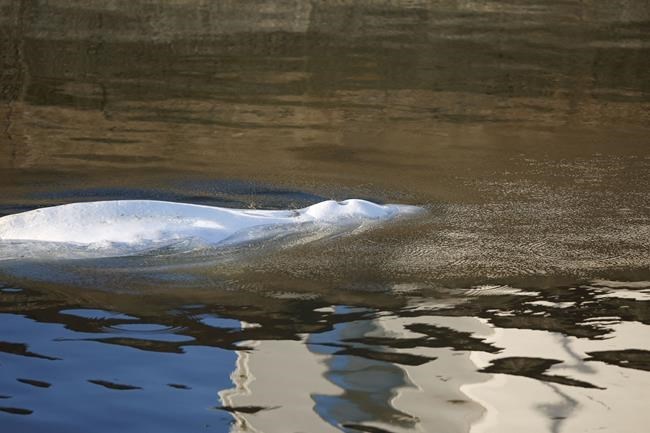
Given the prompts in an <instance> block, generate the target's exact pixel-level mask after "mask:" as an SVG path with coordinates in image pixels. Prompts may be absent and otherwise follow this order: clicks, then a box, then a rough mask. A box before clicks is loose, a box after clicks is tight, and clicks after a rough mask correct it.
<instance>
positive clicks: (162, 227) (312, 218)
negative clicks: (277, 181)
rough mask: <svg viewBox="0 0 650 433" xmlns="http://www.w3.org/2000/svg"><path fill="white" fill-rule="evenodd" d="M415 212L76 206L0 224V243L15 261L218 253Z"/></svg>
mask: <svg viewBox="0 0 650 433" xmlns="http://www.w3.org/2000/svg"><path fill="white" fill-rule="evenodd" d="M419 210H421V208H419V207H416V206H408V205H396V204H387V205H379V204H375V203H372V202H369V201H366V200H359V199H350V200H344V201H340V202H337V201H334V200H328V201H323V202H321V203H317V204H314V205H312V206H308V207H305V208H302V209H296V210H257V209H230V208H221V207H214V206H205V205H195V204H186V203H175V202H164V201H155V200H116V201H98V202H83V203H71V204H65V205H61V206H53V207H46V208H41V209H36V210H32V211H28V212H23V213H19V214H14V215H8V216H5V217H2V218H0V244H2V243H5V244H7V243H9V244H12V245H13V246H16V245H21V246H22V247H23V248H22V250H23V255H24V250H25V245H26V244H30V243H31V244H38V245H39V251H41V253H42V252H44V251H45V252H47V250H51V251H50V253H51V254H53V255H54V256H55V257H56V255H57V253H60V252H61V251H66V250H65V248H61V246H62V245H70V246H72V247H74V248H76V249H77V251H78V250H79V249H80V248H84V249H85V250H87V251H92V252H93V254H92V255H93V256H95V257H102V256H115V255H122V254H124V255H128V254H134V253H137V252H139V251H142V250H146V249H148V248H152V247H155V246H161V245H169V244H174V243H178V242H182V241H192V242H197V243H199V244H201V245H203V246H206V247H219V246H225V245H233V244H237V243H242V242H247V241H255V240H262V239H265V238H268V237H269V236H272V235H275V234H277V233H282V234H290V235H300V234H301V233H313V232H314V230H321V231H323V232H327V231H329V232H337V233H340V232H345V231H347V230H352V229H354V228H357V227H359V226H363V225H366V224H368V223H377V222H382V221H388V220H391V219H393V218H396V217H398V216H400V215H410V214H414V213H417V212H418V211H419ZM44 245H45V246H44ZM47 246H49V248H47ZM27 255H28V256H29V254H27ZM5 258H6V257H5Z"/></svg>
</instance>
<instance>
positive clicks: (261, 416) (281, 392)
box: [219, 341, 339, 433]
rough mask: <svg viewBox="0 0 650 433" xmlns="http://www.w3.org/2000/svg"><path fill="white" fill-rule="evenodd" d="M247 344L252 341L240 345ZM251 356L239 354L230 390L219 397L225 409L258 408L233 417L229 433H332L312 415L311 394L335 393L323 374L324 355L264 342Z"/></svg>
mask: <svg viewBox="0 0 650 433" xmlns="http://www.w3.org/2000/svg"><path fill="white" fill-rule="evenodd" d="M244 344H251V342H244ZM252 346H253V347H254V350H253V351H252V352H239V353H238V362H237V368H236V370H235V371H234V372H233V374H232V376H231V377H232V379H233V383H234V384H235V386H234V388H232V389H229V390H225V391H222V392H220V393H219V397H220V398H221V401H222V404H223V405H224V406H231V407H241V406H261V407H264V408H266V409H264V410H261V411H260V412H257V413H255V414H244V413H236V414H235V415H234V416H235V420H236V422H235V425H234V426H233V428H232V430H231V433H239V432H263V433H275V432H277V433H286V432H287V431H304V432H313V433H334V432H337V431H339V430H337V429H335V428H333V427H331V426H329V425H328V424H325V423H324V422H323V421H322V420H321V419H320V418H319V416H318V414H316V413H315V412H314V408H313V406H314V402H313V400H312V399H311V394H312V393H336V392H337V388H336V387H335V386H333V385H332V384H331V383H329V382H328V381H327V380H325V378H324V377H323V375H324V374H325V366H324V364H323V359H324V357H323V356H318V355H314V354H313V353H311V352H310V351H308V350H307V347H306V346H305V345H304V343H302V342H298V341H264V342H255V343H253V344H252Z"/></svg>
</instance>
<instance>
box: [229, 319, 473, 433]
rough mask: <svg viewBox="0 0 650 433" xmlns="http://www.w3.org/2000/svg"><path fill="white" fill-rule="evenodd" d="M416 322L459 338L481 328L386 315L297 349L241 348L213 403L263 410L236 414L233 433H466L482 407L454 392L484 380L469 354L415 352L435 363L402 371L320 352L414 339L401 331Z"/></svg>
mask: <svg viewBox="0 0 650 433" xmlns="http://www.w3.org/2000/svg"><path fill="white" fill-rule="evenodd" d="M415 322H417V323H429V322H430V323H431V324H434V325H440V324H443V325H442V326H455V327H460V328H461V329H463V330H464V331H476V332H482V331H485V328H486V327H485V326H483V325H482V324H481V323H480V322H479V321H478V320H476V319H471V318H429V317H418V318H415V319H402V318H398V317H393V316H387V317H384V318H380V319H377V320H362V321H355V322H348V323H342V324H339V325H337V326H335V328H334V329H333V330H332V331H330V332H326V333H320V334H312V335H310V336H309V337H308V339H307V340H306V341H304V342H297V341H262V342H247V343H245V344H246V345H247V346H252V347H253V350H252V351H250V352H240V353H239V360H238V363H237V368H236V370H235V371H234V372H233V374H232V376H231V377H232V380H233V383H234V387H233V388H231V389H228V390H224V391H222V392H220V393H219V396H220V398H221V401H222V404H223V405H224V406H230V407H235V408H236V407H241V406H260V407H265V408H266V410H261V411H260V412H257V413H255V414H245V413H236V414H235V419H236V424H235V426H234V427H233V430H232V433H239V432H244V431H249V432H259V433H273V432H278V433H280V432H282V433H284V432H287V431H305V432H326V433H328V432H340V431H341V430H340V429H341V428H342V426H343V425H345V424H352V425H363V426H369V427H372V426H374V427H378V428H383V429H387V430H389V431H392V432H396V433H397V432H404V433H407V432H414V431H427V432H429V431H431V432H433V431H445V432H449V433H453V432H458V433H461V432H466V431H468V430H469V428H470V425H471V424H472V422H473V421H475V420H476V419H478V418H479V416H480V414H481V413H482V408H481V407H480V406H478V405H477V404H476V403H474V402H471V401H469V400H468V399H467V398H466V396H465V395H464V394H463V393H462V392H461V391H460V387H461V386H463V385H465V384H468V383H476V382H480V381H483V380H485V378H484V377H483V376H481V375H479V374H478V373H476V371H475V365H474V364H473V363H472V362H471V361H470V360H469V353H468V352H463V353H461V352H452V351H451V350H449V349H445V348H441V349H426V348H422V347H419V348H414V349H412V350H411V351H412V352H413V353H417V354H422V353H423V352H426V354H427V355H428V356H433V357H435V358H437V359H436V360H435V361H434V362H431V363H427V364H423V365H419V366H405V365H399V364H394V363H388V362H383V361H376V360H372V359H367V358H363V357H359V356H349V355H333V353H334V352H336V351H338V350H340V347H333V346H327V345H326V344H327V343H334V344H350V343H349V342H346V341H345V340H346V339H354V338H362V337H364V336H377V337H386V336H392V337H394V338H398V339H399V338H413V337H417V335H414V334H413V333H412V332H410V331H407V330H406V329H405V328H404V326H405V325H406V324H408V323H415ZM323 343H325V345H323ZM372 350H382V349H381V348H378V347H374V348H372ZM383 350H391V349H389V348H383ZM345 431H348V430H345ZM349 431H356V430H352V429H349Z"/></svg>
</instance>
